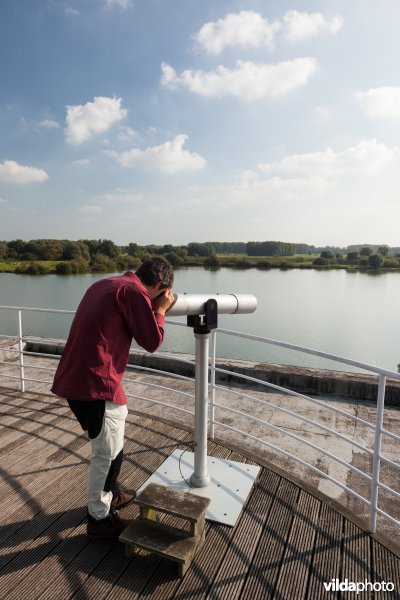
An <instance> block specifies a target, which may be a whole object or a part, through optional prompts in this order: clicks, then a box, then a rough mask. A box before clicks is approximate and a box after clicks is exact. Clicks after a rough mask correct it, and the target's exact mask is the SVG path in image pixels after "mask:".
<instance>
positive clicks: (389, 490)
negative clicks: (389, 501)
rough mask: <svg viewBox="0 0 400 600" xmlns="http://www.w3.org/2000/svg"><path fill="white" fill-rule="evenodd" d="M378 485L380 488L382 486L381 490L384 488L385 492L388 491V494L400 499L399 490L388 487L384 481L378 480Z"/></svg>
mask: <svg viewBox="0 0 400 600" xmlns="http://www.w3.org/2000/svg"><path fill="white" fill-rule="evenodd" d="M378 486H379V487H380V488H382V489H383V490H385V492H388V493H389V494H392V495H393V496H395V497H396V498H397V499H398V500H400V494H399V492H396V490H393V489H392V488H390V487H389V486H387V485H385V484H384V483H382V482H381V481H378Z"/></svg>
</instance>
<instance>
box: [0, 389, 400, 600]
mask: <svg viewBox="0 0 400 600" xmlns="http://www.w3.org/2000/svg"><path fill="white" fill-rule="evenodd" d="M0 403H1V404H0V452H1V467H0V473H1V483H0V490H1V498H2V512H1V517H0V540H1V542H0V545H1V551H0V597H1V598H7V600H11V599H13V598H18V599H19V600H20V599H21V598H22V599H23V600H31V599H32V600H33V599H35V598H41V599H44V598H48V599H49V600H56V599H58V598H60V599H61V598H62V599H63V600H64V599H66V598H81V599H89V598H90V599H91V598H93V599H96V600H100V599H102V598H107V600H111V599H113V598H116V599H124V598H127V599H128V598H129V599H130V600H132V599H133V598H139V597H140V598H151V599H152V600H153V599H160V600H161V599H163V598H164V599H171V600H172V599H176V600H178V599H179V600H183V599H189V598H190V599H191V600H192V599H195V598H201V599H203V598H213V599H218V600H219V599H224V598H226V599H227V600H232V599H234V598H242V599H245V598H248V599H251V600H258V599H261V600H264V599H266V598H275V599H278V600H291V599H294V600H299V599H301V598H304V599H314V598H315V599H318V600H319V599H320V598H325V597H326V598H332V597H336V598H340V597H343V598H353V597H354V598H379V597H387V598H389V597H390V598H391V599H394V598H400V559H399V555H398V553H397V549H396V547H391V549H389V548H388V547H386V546H385V545H384V544H383V543H382V540H380V539H379V538H377V537H373V536H370V535H369V534H368V533H367V532H366V531H364V530H363V529H362V527H361V525H360V523H357V522H356V521H355V520H354V519H351V520H350V519H349V518H348V517H347V516H345V515H344V514H343V513H342V512H339V511H337V510H336V509H335V508H334V507H332V506H330V505H329V504H327V503H325V502H323V501H322V499H321V498H317V497H316V496H314V495H312V494H311V493H309V492H308V491H305V490H304V489H302V488H301V487H299V486H298V485H296V484H295V483H293V482H291V481H289V480H288V479H286V478H285V477H283V476H282V475H281V474H278V473H277V472H275V471H274V470H271V469H269V468H268V467H267V466H265V465H264V466H263V468H262V472H261V475H260V478H259V480H258V482H257V484H256V485H255V487H254V488H253V491H252V494H251V496H250V497H249V500H248V503H247V505H246V507H245V509H244V510H243V512H242V514H241V516H240V518H239V520H238V522H237V524H236V526H235V527H234V528H230V527H226V526H223V525H219V524H215V523H207V525H206V542H205V544H204V546H203V547H202V548H201V549H200V551H199V552H198V554H197V556H196V557H195V559H194V561H193V563H192V565H191V567H190V568H189V570H188V572H187V573H186V575H185V576H184V577H183V578H182V579H179V578H178V577H177V571H176V564H174V563H171V562H169V561H166V560H164V559H161V558H159V557H157V556H154V555H149V554H146V553H144V552H141V553H139V554H137V555H136V556H133V557H130V558H127V557H125V555H124V551H123V547H122V545H121V544H120V543H119V542H114V541H91V540H89V539H88V538H87V537H86V534H85V530H86V522H85V517H86V478H87V463H88V458H89V452H90V447H89V443H88V441H87V440H86V438H85V437H84V436H83V435H81V431H80V429H79V426H78V425H77V423H76V421H75V419H74V418H73V417H72V415H71V413H70V412H69V409H68V407H67V405H66V404H64V403H63V402H62V401H60V400H58V399H56V398H54V397H51V396H46V395H42V394H35V393H25V394H21V393H20V392H18V391H16V390H7V389H2V390H0ZM125 439H126V442H125V448H124V452H125V461H124V465H123V469H122V473H121V481H122V483H123V485H124V486H125V487H127V488H138V487H139V486H140V485H142V484H143V483H144V482H145V481H146V480H147V478H148V477H149V476H150V475H151V474H152V473H153V472H154V471H155V470H156V469H157V467H158V466H159V465H160V464H161V463H162V462H163V461H164V460H165V458H166V457H168V456H169V455H170V454H171V452H172V451H173V450H175V449H182V450H185V449H187V448H188V446H187V443H188V442H189V441H191V439H192V435H191V434H190V432H187V431H184V430H182V429H178V428H174V427H171V425H166V424H164V423H161V422H159V421H153V420H150V419H149V418H144V417H139V416H136V415H133V414H130V415H129V417H128V421H127V428H126V438H125ZM209 454H212V455H213V456H217V457H221V458H229V459H232V460H239V461H240V460H242V461H244V462H245V461H248V459H246V458H244V457H243V456H241V455H240V454H237V453H235V452H234V451H233V450H232V449H227V448H226V447H224V446H222V445H218V444H214V443H211V442H210V443H209ZM249 462H252V461H249ZM121 514H122V516H123V517H124V518H134V517H136V516H137V514H138V508H137V507H136V506H135V505H131V506H128V507H126V508H125V509H124V510H123V511H121ZM333 579H335V580H336V579H337V580H339V581H340V582H344V581H345V580H346V579H348V580H349V581H350V582H363V583H365V581H368V582H371V583H381V582H386V583H388V582H390V583H392V584H393V585H394V591H390V592H386V595H384V592H383V591H381V592H376V593H375V595H374V592H371V591H367V592H365V593H360V594H358V595H357V594H356V593H355V592H354V593H351V592H334V591H330V592H327V591H325V587H324V582H325V583H327V584H329V582H332V580H333ZM376 589H377V588H376Z"/></svg>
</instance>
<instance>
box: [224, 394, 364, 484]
mask: <svg viewBox="0 0 400 600" xmlns="http://www.w3.org/2000/svg"><path fill="white" fill-rule="evenodd" d="M215 406H217V407H218V408H222V409H224V410H226V411H228V412H231V413H234V414H236V415H240V416H241V417H245V418H247V419H250V420H251V421H255V422H256V423H262V424H263V425H265V426H266V427H268V428H269V429H272V430H273V431H278V432H279V433H283V435H286V436H288V437H290V438H292V439H294V440H297V441H298V442H300V443H301V444H304V445H305V446H308V447H309V448H312V449H313V450H316V451H317V452H321V453H322V454H325V456H328V457H329V458H331V459H332V460H334V461H335V462H337V463H339V464H341V465H343V467H346V468H347V469H350V470H351V471H353V473H357V475H359V476H360V477H363V478H364V479H366V480H367V481H372V477H371V476H370V475H367V473H364V471H360V469H357V467H354V466H353V465H351V464H350V463H348V462H346V461H344V460H342V459H341V458H339V457H338V456H336V455H335V454H332V453H331V452H329V451H328V450H325V449H324V448H321V447H320V446H317V445H316V444H313V443H312V442H309V441H308V440H306V439H303V438H301V437H300V436H298V435H296V434H295V433H292V432H291V431H286V429H283V428H282V427H278V426H277V425H273V424H272V423H267V422H266V421H263V420H262V419H259V418H258V417H253V416H251V415H247V414H246V413H244V412H242V411H240V410H236V409H235V408H229V407H227V406H223V405H221V404H218V402H216V403H215ZM257 440H258V441H260V442H262V439H261V438H257Z"/></svg>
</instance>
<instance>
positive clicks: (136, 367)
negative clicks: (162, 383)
mask: <svg viewBox="0 0 400 600" xmlns="http://www.w3.org/2000/svg"><path fill="white" fill-rule="evenodd" d="M126 368H127V369H138V370H139V371H149V372H150V373H155V374H156V375H168V377H172V378H173V379H182V380H183V381H194V379H193V377H186V375H178V374H177V373H170V372H169V371H162V370H161V369H152V368H150V367H142V366H139V365H131V364H128V365H126Z"/></svg>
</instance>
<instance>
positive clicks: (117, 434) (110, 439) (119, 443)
mask: <svg viewBox="0 0 400 600" xmlns="http://www.w3.org/2000/svg"><path fill="white" fill-rule="evenodd" d="M127 415H128V407H127V406H126V405H121V404H114V403H113V402H109V401H108V400H106V401H105V410H104V419H103V426H102V428H101V431H100V433H99V435H98V436H97V437H96V438H94V439H93V440H91V444H92V455H91V458H90V466H89V486H88V487H89V498H88V511H89V514H90V516H91V517H93V518H94V519H97V520H99V519H104V518H105V517H107V515H108V513H109V512H110V506H111V500H112V492H105V491H104V484H105V482H106V479H107V475H108V472H109V469H110V465H111V462H112V461H113V460H114V458H115V457H116V456H117V455H118V454H119V453H120V452H121V450H122V448H123V445H124V433H125V419H126V417H127Z"/></svg>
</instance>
